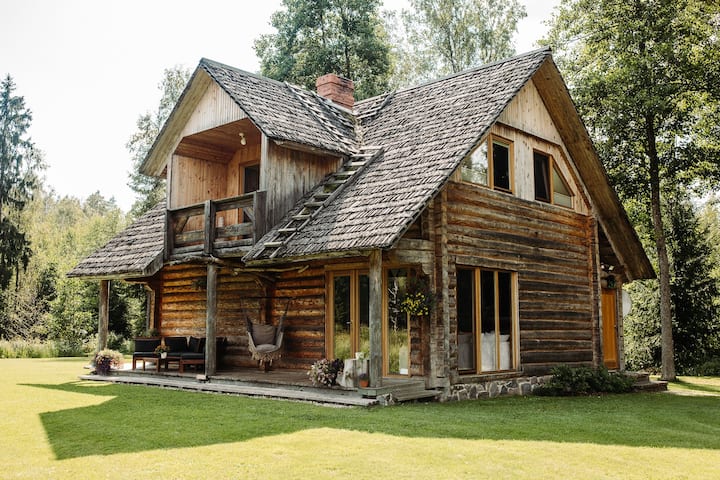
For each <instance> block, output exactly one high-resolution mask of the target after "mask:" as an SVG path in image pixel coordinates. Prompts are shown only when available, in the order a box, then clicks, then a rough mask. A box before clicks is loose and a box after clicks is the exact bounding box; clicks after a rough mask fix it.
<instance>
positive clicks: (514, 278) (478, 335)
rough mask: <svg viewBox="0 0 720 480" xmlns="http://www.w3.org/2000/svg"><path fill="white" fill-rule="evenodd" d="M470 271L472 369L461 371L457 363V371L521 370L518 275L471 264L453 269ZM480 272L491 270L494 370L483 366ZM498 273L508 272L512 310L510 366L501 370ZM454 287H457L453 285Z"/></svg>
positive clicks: (495, 371)
mask: <svg viewBox="0 0 720 480" xmlns="http://www.w3.org/2000/svg"><path fill="white" fill-rule="evenodd" d="M461 270H463V271H469V272H471V274H472V276H471V278H472V288H471V289H470V290H471V291H472V299H471V303H472V304H471V310H472V315H473V319H472V327H473V332H472V334H473V347H474V350H473V355H474V368H471V369H463V370H460V367H459V365H458V371H459V373H460V374H461V375H468V374H470V375H488V374H497V373H505V372H515V371H518V370H519V369H520V354H519V345H520V344H519V336H520V335H519V333H520V323H519V315H518V311H519V297H518V275H517V272H512V271H508V270H499V269H491V268H482V267H472V266H466V265H458V266H457V268H456V271H461ZM483 272H486V273H492V274H493V309H494V312H493V315H494V322H495V330H494V331H495V365H496V366H497V368H496V369H495V370H483V368H482V341H481V340H482V333H483V332H482V309H483V300H482V274H483ZM500 274H508V275H510V297H509V298H510V302H509V304H510V305H509V306H510V309H511V313H510V327H511V331H510V368H509V369H500V365H501V351H500V348H499V347H500V336H501V335H502V333H500V332H501V330H500V312H501V308H502V307H501V305H500V282H499V275H500ZM456 288H457V286H456ZM459 305H460V302H459V301H458V302H457V305H456V312H457V308H458V306H459ZM456 321H458V318H457V316H456ZM459 333H460V329H459V328H458V329H457V331H456V336H457V335H458V334H459ZM457 342H458V344H459V337H458V338H457Z"/></svg>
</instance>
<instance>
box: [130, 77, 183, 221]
mask: <svg viewBox="0 0 720 480" xmlns="http://www.w3.org/2000/svg"><path fill="white" fill-rule="evenodd" d="M189 78H190V71H189V70H188V69H186V68H184V67H182V66H179V65H176V66H175V67H173V68H166V69H165V71H164V73H163V80H162V82H161V83H160V84H159V85H158V89H159V90H160V91H161V92H162V96H161V97H160V104H159V105H158V109H157V111H155V112H154V113H150V112H146V113H145V114H143V115H140V117H138V120H137V124H136V125H137V131H136V132H135V133H134V134H133V135H132V137H130V140H129V141H128V143H127V144H126V145H125V147H126V148H127V149H128V151H129V152H130V155H131V156H132V162H133V168H132V171H131V172H130V181H129V183H128V185H129V186H130V188H132V189H133V191H134V192H135V193H136V194H137V195H138V199H137V200H136V201H135V203H134V204H133V206H132V209H131V211H130V213H131V214H132V216H133V217H134V218H137V217H139V216H140V215H142V214H143V213H145V212H147V211H148V210H150V209H151V208H152V207H154V206H155V205H157V204H158V203H159V202H160V201H161V200H162V199H164V198H165V179H164V178H157V177H150V176H148V175H145V174H143V173H141V172H140V166H141V165H142V163H143V161H144V160H145V157H146V156H147V154H148V152H149V151H150V148H151V147H152V145H153V143H154V142H155V139H156V138H157V136H158V134H159V133H160V130H161V129H162V127H163V125H164V124H165V121H166V120H167V118H168V117H169V116H170V113H171V112H172V109H173V107H174V106H175V103H176V102H177V101H178V99H179V98H180V95H181V94H182V92H183V90H184V89H185V85H186V84H187V82H188V79H189Z"/></svg>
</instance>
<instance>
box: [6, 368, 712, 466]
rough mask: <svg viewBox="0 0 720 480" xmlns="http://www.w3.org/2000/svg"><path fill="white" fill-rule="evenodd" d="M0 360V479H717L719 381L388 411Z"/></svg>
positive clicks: (703, 379)
mask: <svg viewBox="0 0 720 480" xmlns="http://www.w3.org/2000/svg"><path fill="white" fill-rule="evenodd" d="M84 363H85V361H84V360H81V359H21V360H15V359H3V360H0V372H2V376H1V377H0V478H1V479H10V478H32V479H36V478H53V479H56V478H58V479H64V478H67V479H84V478H93V479H94V478H122V479H135V478H142V479H150V478H158V479H166V478H215V479H225V478H263V479H264V478H282V479H290V478H313V479H319V478H338V477H346V478H373V479H374V478H389V479H398V478H399V479H403V478H408V479H418V478H437V479H440V478H442V479H445V478H493V479H495V478H533V479H541V478H576V479H589V478H643V479H645V478H693V479H698V478H718V476H719V475H720V379H718V378H701V379H694V378H683V379H682V382H679V383H678V384H677V385H672V386H671V390H672V392H677V393H679V394H672V393H670V394H668V393H664V394H641V395H608V396H602V397H584V398H560V399H557V398H546V397H522V398H505V399H497V400H486V401H478V402H459V403H448V404H417V405H405V406H399V407H392V408H371V409H364V408H352V409H350V408H329V407H320V406H315V405H308V404H302V403H293V402H286V401H275V400H261V399H250V398H242V397H235V396H228V395H214V394H204V393H192V392H180V391H174V390H167V389H159V388H149V387H138V386H124V385H111V384H106V383H98V382H83V381H78V380H77V375H78V374H81V373H84V372H85V371H84V370H83V368H82V366H83V365H84Z"/></svg>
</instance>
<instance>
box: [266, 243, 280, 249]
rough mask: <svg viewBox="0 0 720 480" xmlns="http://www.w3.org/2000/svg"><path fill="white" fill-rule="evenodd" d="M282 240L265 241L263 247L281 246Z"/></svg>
mask: <svg viewBox="0 0 720 480" xmlns="http://www.w3.org/2000/svg"><path fill="white" fill-rule="evenodd" d="M282 244H283V242H265V245H263V246H264V247H265V248H278V247H282Z"/></svg>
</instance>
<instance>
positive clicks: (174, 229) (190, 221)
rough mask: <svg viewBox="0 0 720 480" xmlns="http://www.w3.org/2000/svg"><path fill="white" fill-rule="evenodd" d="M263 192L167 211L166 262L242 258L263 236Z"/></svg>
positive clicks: (264, 227)
mask: <svg viewBox="0 0 720 480" xmlns="http://www.w3.org/2000/svg"><path fill="white" fill-rule="evenodd" d="M265 198H266V192H264V191H257V192H252V193H247V194H245V195H240V196H237V197H230V198H224V199H222V200H206V201H205V202H204V203H198V204H195V205H190V206H187V207H181V208H173V209H168V211H167V216H166V222H167V225H166V229H165V232H166V234H165V259H166V260H168V261H183V260H188V259H191V258H196V257H202V256H205V257H210V256H213V257H218V258H221V257H241V256H243V255H245V254H246V253H247V252H248V251H249V250H250V248H251V247H252V246H253V245H255V243H256V242H257V241H258V240H259V239H260V238H261V237H262V236H263V235H264V234H265V232H266V229H267V225H266V221H265Z"/></svg>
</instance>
